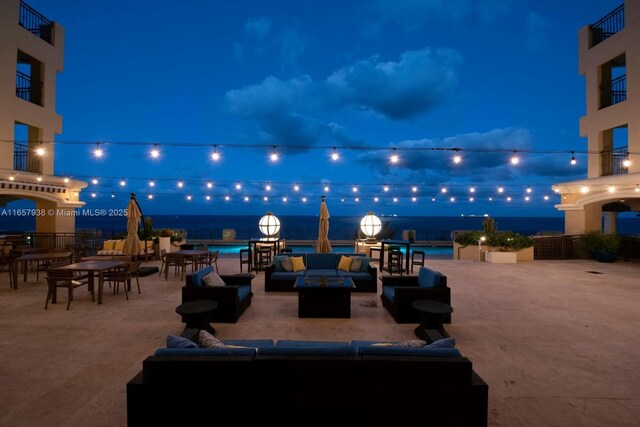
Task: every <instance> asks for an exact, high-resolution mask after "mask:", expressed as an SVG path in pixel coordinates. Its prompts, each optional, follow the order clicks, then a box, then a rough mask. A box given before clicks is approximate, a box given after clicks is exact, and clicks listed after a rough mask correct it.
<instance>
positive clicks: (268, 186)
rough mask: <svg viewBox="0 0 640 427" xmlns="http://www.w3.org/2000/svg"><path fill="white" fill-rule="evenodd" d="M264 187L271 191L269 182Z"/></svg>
mask: <svg viewBox="0 0 640 427" xmlns="http://www.w3.org/2000/svg"><path fill="white" fill-rule="evenodd" d="M264 189H265V190H267V191H271V184H269V183H267V185H265V187H264Z"/></svg>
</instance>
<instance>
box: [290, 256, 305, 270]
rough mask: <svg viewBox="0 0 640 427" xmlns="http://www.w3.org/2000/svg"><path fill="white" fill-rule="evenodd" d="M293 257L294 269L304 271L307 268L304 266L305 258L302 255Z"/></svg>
mask: <svg viewBox="0 0 640 427" xmlns="http://www.w3.org/2000/svg"><path fill="white" fill-rule="evenodd" d="M290 258H291V264H293V271H304V270H306V269H307V268H306V267H305V266H304V259H302V257H301V256H294V257H290Z"/></svg>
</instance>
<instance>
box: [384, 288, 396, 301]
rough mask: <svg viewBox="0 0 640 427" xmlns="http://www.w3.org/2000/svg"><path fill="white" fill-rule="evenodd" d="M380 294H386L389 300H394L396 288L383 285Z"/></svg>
mask: <svg viewBox="0 0 640 427" xmlns="http://www.w3.org/2000/svg"><path fill="white" fill-rule="evenodd" d="M382 295H384V296H386V297H387V299H388V300H389V302H395V300H396V288H395V287H394V286H383V287H382Z"/></svg>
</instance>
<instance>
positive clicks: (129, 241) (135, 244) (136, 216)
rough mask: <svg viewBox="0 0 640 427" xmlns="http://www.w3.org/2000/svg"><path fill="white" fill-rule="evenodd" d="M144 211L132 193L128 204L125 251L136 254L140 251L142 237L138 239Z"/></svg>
mask: <svg viewBox="0 0 640 427" xmlns="http://www.w3.org/2000/svg"><path fill="white" fill-rule="evenodd" d="M141 217H142V212H141V211H140V207H139V206H138V201H137V200H136V195H135V193H131V199H130V200H129V204H128V205H127V238H126V239H125V241H124V248H123V250H122V251H123V252H124V253H125V254H128V255H132V256H136V255H138V254H139V253H140V239H138V223H139V222H140V218H141Z"/></svg>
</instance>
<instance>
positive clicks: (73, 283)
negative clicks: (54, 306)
mask: <svg viewBox="0 0 640 427" xmlns="http://www.w3.org/2000/svg"><path fill="white" fill-rule="evenodd" d="M79 279H80V277H78V276H76V275H75V274H74V273H73V271H70V270H57V269H55V268H53V269H52V268H50V269H48V270H47V285H48V286H47V300H46V301H45V303H44V309H45V310H46V309H47V307H48V306H49V300H51V301H52V302H53V299H54V293H56V292H57V291H58V288H67V289H68V296H67V311H68V310H69V307H70V306H71V301H72V300H73V290H74V289H75V288H78V287H80V286H84V285H88V283H89V281H88V280H87V279H86V278H85V279H82V280H79ZM89 291H90V292H91V301H95V294H94V292H93V289H90V290H89Z"/></svg>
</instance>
